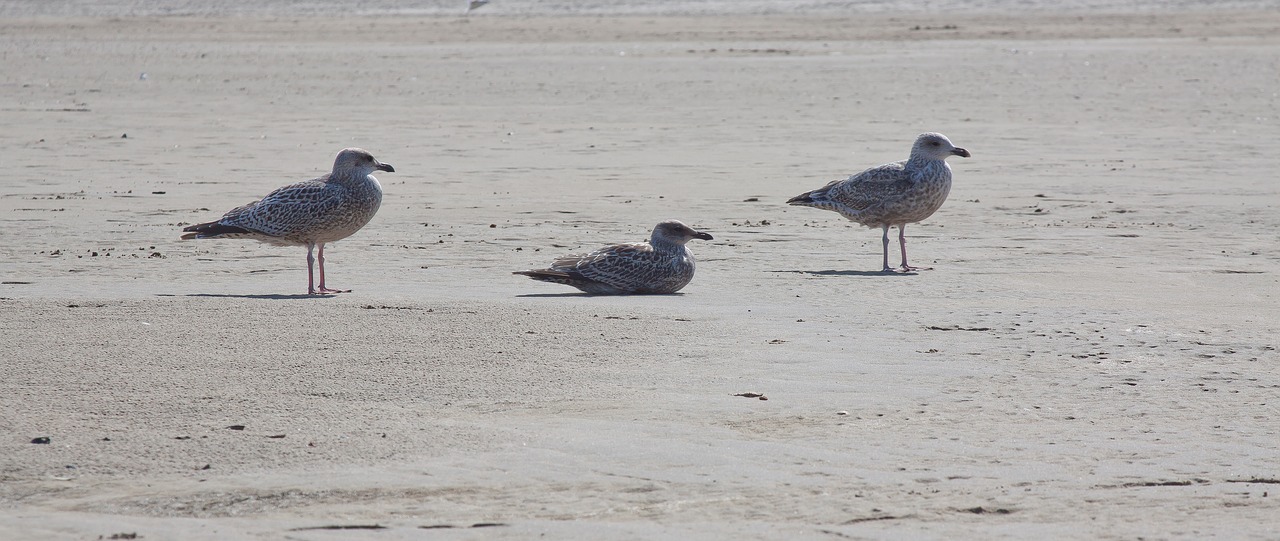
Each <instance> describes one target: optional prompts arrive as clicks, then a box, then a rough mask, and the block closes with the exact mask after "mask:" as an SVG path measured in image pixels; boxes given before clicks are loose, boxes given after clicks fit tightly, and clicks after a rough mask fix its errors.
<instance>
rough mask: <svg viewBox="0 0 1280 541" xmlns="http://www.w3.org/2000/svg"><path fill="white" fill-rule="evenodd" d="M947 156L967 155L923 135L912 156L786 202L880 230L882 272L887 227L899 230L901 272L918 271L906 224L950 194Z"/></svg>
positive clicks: (942, 139) (886, 252) (920, 217)
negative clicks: (910, 257) (910, 256)
mask: <svg viewBox="0 0 1280 541" xmlns="http://www.w3.org/2000/svg"><path fill="white" fill-rule="evenodd" d="M950 156H962V157H965V158H968V157H969V151H968V150H965V149H963V148H960V147H957V146H955V145H952V144H951V140H950V139H947V137H946V136H945V135H942V134H941V133H922V134H920V136H919V137H917V138H916V143H915V144H914V145H912V146H911V157H910V158H907V159H906V160H903V161H900V162H893V163H886V164H884V165H880V166H876V167H872V168H871V169H867V170H866V171H863V172H861V173H858V174H856V175H853V176H851V177H849V178H846V179H844V180H833V181H831V182H830V183H828V184H827V185H826V186H823V187H821V188H818V189H817V190H813V191H811V192H807V193H803V194H800V195H797V196H795V197H792V198H791V199H788V200H787V203H790V204H792V205H799V206H803V207H815V208H820V209H825V210H833V211H836V212H839V213H840V214H841V215H842V216H844V217H845V218H848V219H850V220H853V221H855V222H858V223H860V224H862V225H865V226H867V227H879V228H881V229H883V230H884V237H883V241H884V242H883V244H884V269H882V270H883V271H884V272H891V271H893V269H892V268H891V267H889V227H890V226H894V225H896V226H898V244H899V245H900V246H901V247H902V266H901V267H899V268H898V270H899V271H901V272H909V271H913V270H922V269H924V268H923V267H912V266H910V265H907V237H906V228H907V224H909V223H915V222H919V221H921V220H924V219H925V218H928V217H929V216H932V215H933V213H934V211H937V210H938V208H939V207H941V206H942V203H943V202H944V201H946V200H947V194H948V193H950V192H951V167H950V166H948V165H947V162H946V159H947V158H948V157H950Z"/></svg>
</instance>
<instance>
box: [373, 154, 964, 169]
mask: <svg viewBox="0 0 1280 541" xmlns="http://www.w3.org/2000/svg"><path fill="white" fill-rule="evenodd" d="M965 155H966V156H967V155H968V153H965ZM374 169H377V170H379V171H386V172H388V173H394V172H396V168H394V167H391V164H389V163H382V162H378V165H376V166H374Z"/></svg>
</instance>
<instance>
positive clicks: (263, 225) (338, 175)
mask: <svg viewBox="0 0 1280 541" xmlns="http://www.w3.org/2000/svg"><path fill="white" fill-rule="evenodd" d="M374 171H387V172H394V171H395V168H394V167H391V165H389V164H385V163H381V162H379V161H378V160H376V159H374V157H373V155H371V154H369V153H368V152H367V151H365V150H362V149H358V148H348V149H343V150H342V152H339V153H338V157H337V158H336V159H335V160H334V162H333V171H332V172H331V173H329V174H327V175H325V176H322V177H319V178H315V179H312V180H305V181H302V182H298V183H294V184H290V185H288V186H284V187H281V188H279V189H277V190H275V191H273V192H271V193H270V194H267V196H266V197H264V198H262V199H261V200H259V201H254V202H252V203H249V204H247V205H243V206H240V207H236V208H234V209H232V210H231V211H229V212H227V213H226V214H224V215H223V216H222V218H220V219H218V220H217V221H213V222H207V223H202V224H197V225H192V226H188V227H186V228H183V231H186V232H187V234H185V235H182V238H183V239H234V238H248V239H254V240H259V241H262V242H266V243H270V244H275V245H281V246H306V247H307V293H309V294H316V293H343V292H345V291H344V290H337V289H329V288H328V287H325V281H324V245H325V244H326V243H330V242H335V241H338V240H342V239H345V238H347V237H349V236H351V235H352V234H354V233H355V232H356V231H359V230H360V228H362V227H364V225H365V224H367V223H369V220H371V219H373V215H374V214H375V213H377V212H378V207H379V206H381V205H382V185H380V184H378V179H376V178H374V176H373V175H372V174H371V173H373V172H374ZM317 246H318V247H319V254H318V256H319V257H318V259H319V261H320V287H319V289H317V288H316V287H315V280H314V277H313V271H312V268H313V267H314V263H315V260H316V257H315V256H313V255H312V252H313V250H314V249H315V248H316V247H317Z"/></svg>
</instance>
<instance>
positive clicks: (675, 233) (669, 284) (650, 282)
mask: <svg viewBox="0 0 1280 541" xmlns="http://www.w3.org/2000/svg"><path fill="white" fill-rule="evenodd" d="M692 239H703V240H711V235H708V234H706V233H702V232H700V231H694V230H693V228H691V227H689V226H687V225H684V224H683V223H681V222H680V221H678V220H667V221H665V222H662V223H660V224H658V225H657V227H654V228H653V235H652V236H651V237H650V238H649V242H640V243H635V244H616V245H613V246H609V247H605V248H601V249H599V250H596V251H594V252H591V253H589V254H581V255H569V256H565V257H561V258H559V259H557V260H555V262H553V263H552V264H551V267H550V268H546V269H539V270H527V271H516V272H515V273H514V274H523V275H525V276H528V277H530V278H533V279H534V280H541V281H543V282H554V283H557V284H566V285H571V286H573V287H576V288H578V289H581V290H583V291H586V292H587V293H591V294H595V295H628V294H639V293H675V292H677V291H680V288H682V287H684V286H685V285H686V284H688V283H689V280H692V279H693V267H694V261H693V254H692V253H689V249H688V248H686V247H685V243H687V242H689V241H690V240H692Z"/></svg>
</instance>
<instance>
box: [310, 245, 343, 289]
mask: <svg viewBox="0 0 1280 541" xmlns="http://www.w3.org/2000/svg"><path fill="white" fill-rule="evenodd" d="M318 259H319V260H320V293H351V290H350V289H329V288H327V287H325V286H324V243H323V242H322V243H320V254H319V256H318Z"/></svg>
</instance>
